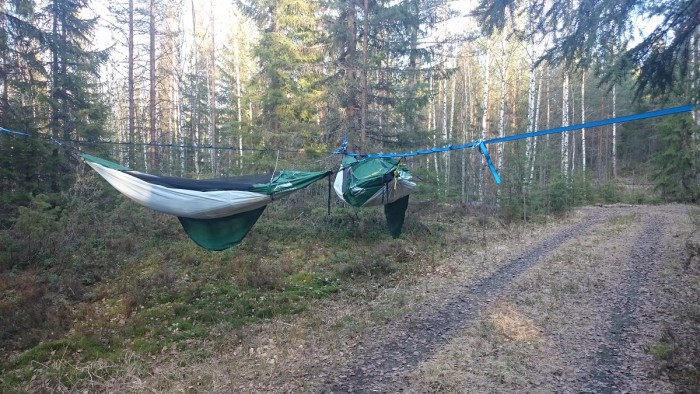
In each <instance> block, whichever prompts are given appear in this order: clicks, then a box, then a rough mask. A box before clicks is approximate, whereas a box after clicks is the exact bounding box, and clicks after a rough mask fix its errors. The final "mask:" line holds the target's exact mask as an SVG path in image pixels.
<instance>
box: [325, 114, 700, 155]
mask: <svg viewBox="0 0 700 394" xmlns="http://www.w3.org/2000/svg"><path fill="white" fill-rule="evenodd" d="M693 108H695V105H693V104H690V105H684V106H681V107H674V108H667V109H660V110H657V111H649V112H644V113H641V114H636V115H626V116H619V117H617V118H610V119H603V120H596V121H593V122H588V123H580V124H575V125H571V126H564V127H557V128H554V129H549V130H540V131H535V132H532V133H522V134H515V135H511V136H508V137H500V138H492V139H490V140H484V141H474V142H470V143H468V144H464V145H448V146H443V147H441V148H430V149H426V150H416V151H413V152H406V153H372V154H368V155H363V154H359V153H354V152H347V151H346V147H347V136H346V137H344V138H343V145H342V146H341V147H340V148H338V150H336V151H335V152H333V153H334V154H342V155H346V156H351V157H360V158H367V159H382V158H397V157H412V156H418V155H428V154H431V153H437V152H447V151H452V150H459V149H467V148H474V147H479V146H480V144H481V143H483V144H484V145H488V144H495V143H499V142H506V141H515V140H521V139H525V138H531V137H538V136H541V135H547V134H555V133H563V132H566V131H572V130H580V129H583V128H591V127H599V126H606V125H609V124H613V123H624V122H630V121H633V120H642V119H648V118H655V117H658V116H666V115H673V114H679V113H682V112H689V111H692V110H693Z"/></svg>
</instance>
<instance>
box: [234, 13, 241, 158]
mask: <svg viewBox="0 0 700 394" xmlns="http://www.w3.org/2000/svg"><path fill="white" fill-rule="evenodd" d="M234 17H235V19H236V22H235V27H234V29H233V62H234V63H235V64H234V68H235V71H234V72H235V74H236V75H235V77H236V111H237V113H236V115H237V117H236V119H237V120H238V167H239V168H243V109H242V108H241V91H242V90H241V62H240V56H239V47H238V28H239V23H240V19H239V18H238V13H236V12H234Z"/></svg>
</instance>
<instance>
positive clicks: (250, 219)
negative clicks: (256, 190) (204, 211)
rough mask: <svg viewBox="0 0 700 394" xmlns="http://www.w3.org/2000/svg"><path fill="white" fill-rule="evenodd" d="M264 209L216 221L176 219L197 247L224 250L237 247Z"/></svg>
mask: <svg viewBox="0 0 700 394" xmlns="http://www.w3.org/2000/svg"><path fill="white" fill-rule="evenodd" d="M266 207H267V205H266V206H263V207H261V208H257V209H254V210H252V211H247V212H242V213H238V214H235V215H231V216H227V217H224V218H218V219H192V218H183V217H178V219H180V223H181V224H182V227H183V228H184V229H185V232H186V233H187V235H189V236H190V238H192V240H193V241H194V242H195V243H196V244H197V245H199V246H201V247H203V248H204V249H208V250H224V249H227V248H230V247H232V246H235V245H237V244H238V243H239V242H241V241H242V240H243V238H245V236H246V235H247V234H248V232H249V231H250V229H251V228H252V227H253V225H254V224H255V222H257V221H258V218H260V215H262V213H263V211H265V208H266Z"/></svg>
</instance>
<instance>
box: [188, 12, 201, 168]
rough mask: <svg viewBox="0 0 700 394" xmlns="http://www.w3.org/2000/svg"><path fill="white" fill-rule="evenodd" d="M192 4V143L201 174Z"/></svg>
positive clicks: (195, 28) (196, 65)
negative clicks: (198, 147)
mask: <svg viewBox="0 0 700 394" xmlns="http://www.w3.org/2000/svg"><path fill="white" fill-rule="evenodd" d="M191 4H192V32H193V36H194V37H193V38H192V45H193V48H192V74H193V76H194V77H193V78H192V84H191V85H192V105H191V108H190V111H192V114H191V115H190V118H191V122H192V130H191V131H192V145H193V146H194V171H195V173H196V174H199V149H197V146H198V145H199V125H198V123H199V113H198V111H199V108H198V107H199V89H198V87H197V81H196V80H195V78H196V77H197V76H198V75H199V70H198V68H199V63H198V61H197V54H198V52H199V48H198V45H197V34H196V33H197V12H196V11H195V8H194V0H192V1H191Z"/></svg>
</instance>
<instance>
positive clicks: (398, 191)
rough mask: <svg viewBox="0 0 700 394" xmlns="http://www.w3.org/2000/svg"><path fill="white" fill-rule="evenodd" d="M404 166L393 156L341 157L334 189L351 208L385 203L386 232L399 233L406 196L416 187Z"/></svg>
mask: <svg viewBox="0 0 700 394" xmlns="http://www.w3.org/2000/svg"><path fill="white" fill-rule="evenodd" d="M411 179H412V176H411V174H410V172H409V171H408V169H407V168H406V166H404V165H401V164H399V161H397V160H396V159H392V158H376V159H360V160H358V159H356V158H354V157H350V156H346V157H344V158H343V162H342V165H341V167H340V171H339V172H338V175H336V177H335V182H334V183H333V189H334V190H335V193H336V194H337V195H338V197H340V199H341V200H343V201H345V202H346V203H348V204H350V205H352V206H353V207H358V208H360V207H370V206H375V205H384V216H385V217H386V221H387V224H388V226H389V232H390V233H391V235H393V236H394V237H395V238H396V237H398V236H400V235H401V228H402V227H403V222H404V218H405V216H406V208H407V207H408V195H409V194H410V193H411V192H413V191H414V190H415V189H416V184H415V183H414V182H413V181H411Z"/></svg>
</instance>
